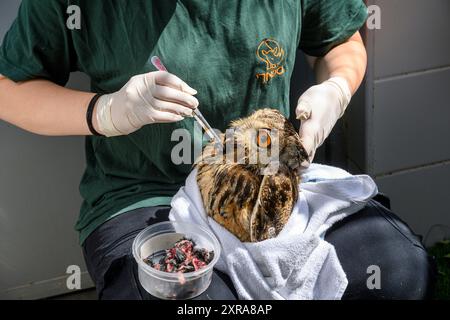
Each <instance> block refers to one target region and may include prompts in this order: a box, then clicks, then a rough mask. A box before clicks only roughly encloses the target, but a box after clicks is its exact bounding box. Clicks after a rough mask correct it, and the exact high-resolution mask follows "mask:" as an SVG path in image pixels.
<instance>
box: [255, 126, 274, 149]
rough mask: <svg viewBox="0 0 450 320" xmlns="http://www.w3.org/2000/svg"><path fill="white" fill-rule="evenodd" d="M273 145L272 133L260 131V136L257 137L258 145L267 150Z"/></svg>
mask: <svg viewBox="0 0 450 320" xmlns="http://www.w3.org/2000/svg"><path fill="white" fill-rule="evenodd" d="M271 143H272V139H271V138H270V133H269V131H268V130H259V131H258V135H257V136H256V144H257V145H258V147H260V148H267V147H269V146H270V144H271Z"/></svg>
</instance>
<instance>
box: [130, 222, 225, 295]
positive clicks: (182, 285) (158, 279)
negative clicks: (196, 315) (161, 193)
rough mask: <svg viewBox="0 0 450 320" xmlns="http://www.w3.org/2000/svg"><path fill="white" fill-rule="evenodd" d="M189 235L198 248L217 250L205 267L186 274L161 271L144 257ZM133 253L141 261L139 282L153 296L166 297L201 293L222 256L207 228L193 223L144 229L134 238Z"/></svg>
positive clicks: (215, 239)
mask: <svg viewBox="0 0 450 320" xmlns="http://www.w3.org/2000/svg"><path fill="white" fill-rule="evenodd" d="M183 237H186V238H188V239H191V240H193V241H194V242H195V244H196V247H199V248H205V249H207V250H209V251H214V258H213V260H212V261H211V262H210V263H209V264H208V265H207V266H205V267H204V268H202V269H200V270H198V271H194V272H187V273H169V272H164V271H159V270H156V269H154V268H152V267H151V266H149V265H148V264H146V263H145V262H144V261H143V259H145V258H146V257H148V256H149V255H151V254H153V253H157V252H160V251H162V250H165V249H169V248H170V247H172V246H173V245H174V244H175V242H177V241H178V240H180V239H182V238H183ZM132 250H133V256H134V259H135V260H136V262H137V264H138V274H139V281H140V283H141V285H142V287H143V288H144V289H145V290H146V291H147V292H148V293H150V294H151V295H153V296H155V297H157V298H160V299H165V300H175V299H191V298H195V297H196V296H198V295H200V294H202V293H203V292H204V291H205V290H206V289H208V287H209V285H210V284H211V277H212V272H213V267H214V265H215V264H216V263H217V261H218V260H219V257H220V252H221V248H220V243H219V241H218V240H217V238H216V237H215V236H214V234H213V233H211V232H210V231H209V230H207V229H206V228H204V227H202V226H200V225H196V224H190V223H180V222H173V221H168V222H160V223H156V224H154V225H151V226H150V227H148V228H146V229H144V230H142V231H141V232H140V233H139V234H138V235H137V236H136V238H135V239H134V241H133V248H132Z"/></svg>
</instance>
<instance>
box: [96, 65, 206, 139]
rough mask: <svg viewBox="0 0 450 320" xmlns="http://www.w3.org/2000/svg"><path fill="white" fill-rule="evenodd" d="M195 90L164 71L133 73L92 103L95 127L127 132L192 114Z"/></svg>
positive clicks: (111, 132) (109, 133)
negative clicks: (110, 91) (135, 74)
mask: <svg viewBox="0 0 450 320" xmlns="http://www.w3.org/2000/svg"><path fill="white" fill-rule="evenodd" d="M196 93H197V91H196V90H194V89H192V88H191V87H189V86H188V85H187V84H186V83H185V82H184V81H182V80H181V79H180V78H178V77H177V76H175V75H173V74H171V73H168V72H163V71H155V72H149V73H146V74H141V75H137V76H134V77H132V78H131V79H130V80H129V81H128V83H127V84H125V85H124V86H123V88H122V89H120V90H119V91H117V92H115V93H112V94H107V95H104V96H101V97H100V98H99V100H98V102H97V104H96V107H95V116H96V120H97V128H96V129H97V131H98V132H99V133H101V134H103V135H105V136H107V137H113V136H120V135H126V134H130V133H132V132H134V131H136V130H138V129H140V128H141V127H142V126H144V125H146V124H152V123H166V122H176V121H180V120H183V119H184V117H189V116H192V111H193V109H195V108H197V107H198V100H197V99H196V98H195V97H193V95H195V94H196Z"/></svg>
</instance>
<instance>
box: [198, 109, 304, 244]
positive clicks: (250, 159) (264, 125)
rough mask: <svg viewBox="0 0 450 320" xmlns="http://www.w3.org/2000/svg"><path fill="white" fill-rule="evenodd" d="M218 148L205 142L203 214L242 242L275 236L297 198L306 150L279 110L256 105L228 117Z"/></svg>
mask: <svg viewBox="0 0 450 320" xmlns="http://www.w3.org/2000/svg"><path fill="white" fill-rule="evenodd" d="M220 138H221V139H222V143H223V148H217V146H216V145H215V144H213V143H210V144H208V145H206V146H205V148H204V150H203V153H202V156H201V157H200V158H199V159H197V161H196V163H195V166H196V167H197V169H198V171H197V183H198V186H199V190H200V194H201V197H202V201H203V205H204V208H205V211H206V213H207V215H208V216H210V217H212V218H213V219H214V220H215V221H216V222H217V223H219V224H220V225H222V226H223V227H224V228H226V229H227V230H228V231H229V232H231V233H232V234H234V235H235V236H236V237H237V238H238V239H240V240H241V241H242V242H258V241H263V240H266V239H269V238H273V237H275V236H277V235H278V233H279V232H280V231H281V230H282V228H283V227H284V225H285V224H286V222H287V221H288V219H289V217H290V215H291V212H292V209H293V206H294V205H295V203H296V201H297V198H298V191H299V190H298V186H299V182H300V164H301V163H302V162H303V161H304V160H306V159H307V153H306V151H305V149H304V148H303V146H302V145H301V142H300V137H299V135H298V133H297V131H296V130H295V128H294V126H293V125H292V124H291V123H290V122H289V121H288V119H286V118H285V117H284V116H283V115H282V114H281V113H280V112H279V111H277V110H274V109H261V110H258V111H256V112H254V113H253V114H251V115H250V116H248V117H246V118H242V119H238V120H235V121H233V122H232V123H231V124H230V129H229V130H227V133H226V134H222V135H221V137H220Z"/></svg>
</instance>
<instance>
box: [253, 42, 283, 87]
mask: <svg viewBox="0 0 450 320" xmlns="http://www.w3.org/2000/svg"><path fill="white" fill-rule="evenodd" d="M256 56H257V57H258V59H260V60H261V61H263V62H264V63H265V67H266V70H265V72H262V73H258V74H256V78H257V79H262V81H263V83H268V82H269V80H270V79H272V78H274V77H276V76H281V75H282V74H284V73H285V71H286V70H285V68H284V62H285V52H284V49H283V48H282V47H281V46H280V44H279V43H278V42H277V41H276V40H274V39H264V40H263V41H261V43H260V44H259V46H258V49H257V50H256Z"/></svg>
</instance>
